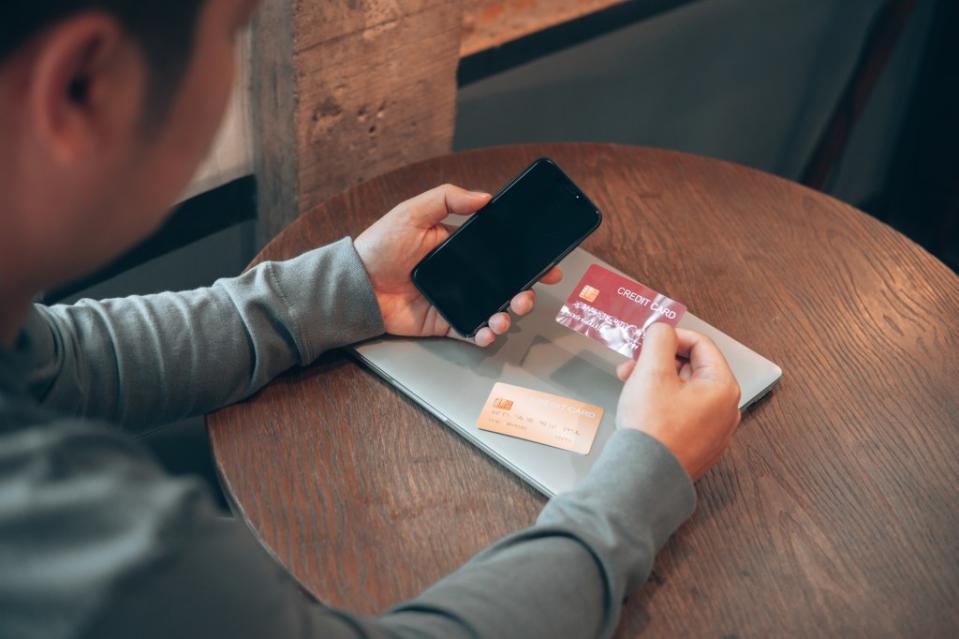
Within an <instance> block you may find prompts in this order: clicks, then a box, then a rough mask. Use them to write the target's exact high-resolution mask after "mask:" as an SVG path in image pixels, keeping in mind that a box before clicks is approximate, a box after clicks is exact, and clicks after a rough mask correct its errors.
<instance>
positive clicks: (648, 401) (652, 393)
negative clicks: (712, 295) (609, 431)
mask: <svg viewBox="0 0 959 639" xmlns="http://www.w3.org/2000/svg"><path fill="white" fill-rule="evenodd" d="M677 355H678V356H680V357H683V358H687V359H688V361H685V362H684V361H682V360H680V359H677ZM616 374H617V375H618V376H619V378H620V379H621V380H623V381H625V382H626V384H625V386H624V387H623V392H622V394H621V395H620V396H619V406H618V408H617V413H616V425H617V426H618V427H619V428H635V429H636V430H639V431H642V432H644V433H646V434H648V435H651V436H652V437H655V438H656V439H658V440H659V441H660V442H661V443H662V444H663V445H665V446H666V447H667V448H668V449H669V450H670V451H672V453H673V454H674V455H675V456H676V458H677V459H678V460H679V461H680V463H681V464H682V465H683V468H685V469H686V472H687V473H689V476H690V477H692V478H693V479H694V480H695V479H699V478H700V477H702V476H703V474H704V473H705V472H706V471H707V470H708V469H709V468H710V467H711V466H712V465H713V464H715V463H716V462H717V461H719V458H720V456H721V455H722V454H723V451H724V450H726V447H727V446H728V445H729V441H730V439H732V436H733V432H734V431H735V430H736V426H737V425H738V424H739V417H740V415H739V384H738V383H737V382H736V378H735V377H733V373H732V371H730V370H729V364H727V363H726V359H725V358H724V357H723V354H722V353H721V352H720V351H719V349H718V348H716V345H715V344H713V342H712V341H711V340H710V339H709V338H708V337H705V336H704V335H700V334H699V333H694V332H693V331H688V330H685V329H681V328H680V329H675V330H674V329H673V327H671V326H669V325H668V324H663V323H660V322H658V323H656V324H653V325H652V326H650V327H649V328H648V329H646V335H645V339H644V341H643V350H642V351H641V352H640V355H639V360H638V361H636V362H633V361H628V362H625V363H623V364H621V365H620V366H619V367H618V368H617V369H616Z"/></svg>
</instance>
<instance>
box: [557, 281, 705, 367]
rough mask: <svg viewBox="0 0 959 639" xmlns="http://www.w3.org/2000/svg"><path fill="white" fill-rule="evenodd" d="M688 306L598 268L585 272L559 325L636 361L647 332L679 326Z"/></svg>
mask: <svg viewBox="0 0 959 639" xmlns="http://www.w3.org/2000/svg"><path fill="white" fill-rule="evenodd" d="M685 313H686V306H685V305H683V304H681V303H679V302H677V301H675V300H672V299H669V298H668V297H666V296H665V295H662V294H660V293H657V292H656V291H654V290H652V289H651V288H648V287H646V286H643V285H642V284H640V283H639V282H636V281H634V280H631V279H629V278H626V277H623V276H622V275H619V274H618V273H614V272H612V271H610V270H609V269H607V268H603V267H602V266H600V265H598V264H593V265H592V266H590V267H589V269H588V270H587V271H586V274H585V275H584V276H583V279H581V280H580V281H579V283H578V284H577V285H576V286H575V287H574V288H573V292H572V293H571V294H570V296H569V299H567V300H566V303H565V304H563V307H562V308H561V309H560V311H559V314H558V315H557V316H556V321H557V322H559V323H560V324H562V325H563V326H565V327H567V328H570V329H572V330H574V331H576V332H577V333H580V334H581V335H585V336H586V337H590V338H592V339H594V340H596V341H598V342H600V343H602V344H605V345H606V346H607V347H608V348H611V349H612V350H614V351H616V352H617V353H619V354H621V355H625V356H626V357H630V358H632V359H636V358H637V357H639V351H640V350H641V349H642V345H643V336H644V335H645V333H646V329H647V328H649V326H650V325H652V324H653V323H655V322H665V323H666V324H669V325H670V326H676V325H677V324H679V320H681V319H682V317H683V315H684V314H685Z"/></svg>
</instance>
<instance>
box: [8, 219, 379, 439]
mask: <svg viewBox="0 0 959 639" xmlns="http://www.w3.org/2000/svg"><path fill="white" fill-rule="evenodd" d="M25 329H26V331H27V335H28V338H29V339H30V340H31V342H32V343H31V349H30V350H31V355H32V357H33V362H32V366H31V372H30V380H29V381H30V389H31V392H32V394H33V395H34V397H35V398H36V399H37V400H38V401H41V402H42V403H43V404H45V405H47V406H50V407H52V408H56V409H59V410H61V411H63V412H66V413H68V414H72V415H82V416H85V417H95V418H100V419H106V420H110V421H114V422H118V423H121V424H124V425H128V426H129V425H135V426H136V427H137V428H141V427H147V426H150V425H155V424H158V423H164V422H169V421H172V420H175V419H179V418H182V417H186V416H189V415H196V414H202V413H205V412H209V411H211V410H214V409H216V408H218V407H220V406H223V405H225V404H228V403H230V402H234V401H237V400H240V399H242V398H244V397H246V396H248V395H250V394H251V393H253V392H255V391H256V390H257V389H259V388H260V387H262V386H263V385H264V384H266V383H267V382H269V381H270V380H271V379H272V378H273V377H275V376H276V375H278V374H279V373H281V372H283V371H284V370H286V369H288V368H290V367H291V366H293V365H297V364H298V365H304V364H308V363H310V362H312V361H313V360H314V359H315V358H316V357H317V356H318V355H319V354H320V353H322V352H323V351H325V350H328V349H331V348H335V347H339V346H344V345H346V344H350V343H353V342H356V341H360V340H363V339H366V338H369V337H373V336H376V335H379V334H381V333H382V332H383V321H382V317H381V315H380V311H379V308H378V305H377V301H376V298H375V296H374V294H373V291H372V289H371V287H370V282H369V278H368V276H367V274H366V271H365V270H364V267H363V264H362V262H361V261H360V259H359V257H358V256H357V254H356V251H355V250H354V248H353V244H352V242H351V240H350V239H349V238H344V239H343V240H340V241H339V242H336V243H334V244H330V245H328V246H324V247H322V248H318V249H315V250H313V251H310V252H308V253H305V254H303V255H301V256H299V257H297V258H294V259H292V260H288V261H285V262H267V263H264V264H260V265H258V266H257V267H256V268H253V269H251V270H250V271H248V272H247V273H244V274H243V275H241V276H239V277H236V278H231V279H223V280H219V281H217V282H216V283H215V284H214V285H213V286H211V287H209V288H201V289H197V290H194V291H187V292H182V293H160V294H158V295H147V296H142V297H128V298H122V299H112V300H104V301H93V300H83V301H81V302H78V303H77V304H74V305H70V306H66V305H59V306H52V307H44V306H36V307H35V308H34V310H33V312H32V313H31V314H30V317H29V318H28V321H27V324H26V326H25Z"/></svg>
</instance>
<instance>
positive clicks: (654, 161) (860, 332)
mask: <svg viewBox="0 0 959 639" xmlns="http://www.w3.org/2000/svg"><path fill="white" fill-rule="evenodd" d="M544 155H546V156H550V157H552V158H554V159H555V160H556V161H557V162H558V163H559V164H560V166H562V167H563V168H564V169H565V170H566V171H567V172H568V173H569V174H570V175H571V177H572V178H573V179H574V180H575V181H576V182H577V183H578V184H580V186H582V188H583V189H584V190H585V191H586V192H587V193H588V194H589V195H590V197H592V198H593V199H594V200H595V202H596V203H597V205H598V206H599V207H600V208H601V209H602V210H603V211H604V214H605V219H604V223H603V225H602V227H601V228H600V229H599V230H598V231H597V232H596V233H595V234H594V235H593V236H592V237H590V238H589V239H588V240H587V241H586V243H585V247H586V248H587V249H588V250H589V251H592V252H593V253H595V254H596V255H598V256H599V257H601V258H603V259H605V260H607V261H608V262H611V263H612V264H614V265H615V266H617V267H619V268H621V269H623V270H625V271H626V272H628V273H631V274H632V275H634V276H635V277H637V278H638V279H639V280H640V281H642V282H643V283H645V284H647V285H649V286H651V287H652V288H654V289H656V290H660V291H668V293H669V294H670V295H671V296H672V297H674V298H676V299H679V300H681V301H683V302H685V303H686V304H687V305H688V306H689V308H690V309H691V310H692V311H693V312H695V313H696V314H697V315H699V316H700V317H703V318H705V319H706V320H708V321H709V322H711V323H712V324H714V325H715V326H717V327H719V328H721V329H723V330H725V331H726V332H728V333H729V334H730V335H732V336H733V337H736V338H738V339H739V340H741V341H743V342H745V343H746V344H747V345H749V346H750V347H752V348H754V349H755V350H757V351H758V352H760V353H762V354H763V355H765V356H767V357H769V358H770V359H772V360H773V361H775V362H776V363H778V364H779V365H781V366H782V368H783V370H784V377H783V379H782V381H781V383H780V385H779V387H778V388H777V389H776V390H775V391H774V392H773V393H772V394H771V395H770V396H769V397H767V398H766V399H765V400H763V401H761V402H760V403H759V404H758V405H756V406H755V407H754V408H752V409H750V410H749V411H748V412H747V413H746V415H744V419H743V423H742V426H741V427H740V429H739V432H738V433H737V435H736V437H735V439H734V440H733V443H732V445H731V447H730V449H729V451H728V452H727V453H726V455H725V456H724V457H723V459H722V461H721V462H720V463H719V464H718V465H717V466H716V467H715V468H714V469H713V470H711V471H710V472H709V473H708V474H707V475H706V477H705V478H704V479H702V480H701V481H700V482H699V483H698V485H697V491H698V494H699V505H698V507H697V510H696V513H695V515H694V516H693V517H692V519H691V520H690V521H689V522H688V523H687V524H686V525H684V526H683V527H682V528H681V529H680V530H679V531H678V532H677V533H676V534H675V535H674V536H673V537H672V539H671V540H670V542H669V543H668V545H667V546H666V547H665V549H664V550H663V551H662V552H661V553H660V555H659V557H658V559H657V562H656V565H655V568H654V570H653V574H652V576H651V577H650V579H649V582H648V583H647V584H646V586H645V587H644V588H643V589H641V590H640V591H639V592H637V593H634V595H633V596H632V597H631V599H630V601H629V603H628V605H627V608H626V610H625V613H624V616H623V621H622V623H621V626H620V635H622V636H634V635H636V634H638V633H640V632H641V631H645V632H647V633H649V636H655V637H662V636H711V637H733V636H738V637H766V636H774V635H778V636H791V637H792V636H807V637H822V636H844V637H850V636H861V637H877V636H946V635H952V636H956V633H959V278H957V277H956V275H955V274H953V273H952V272H951V271H949V270H948V269H947V268H946V267H945V266H944V265H943V264H942V263H940V262H939V261H937V260H936V259H935V258H933V257H931V256H930V255H929V254H928V253H926V252H925V251H924V250H923V249H921V248H919V247H918V246H916V245H915V244H913V243H912V242H911V241H909V240H908V239H906V238H905V237H903V236H902V235H900V234H899V233H897V232H895V231H893V230H892V229H890V228H888V227H887V226H885V225H883V224H881V223H879V222H877V221H876V220H874V219H872V218H870V217H869V216H867V215H865V214H863V213H861V212H859V211H857V210H856V209H854V208H852V207H850V206H847V205H845V204H842V203H841V202H838V201H836V200H834V199H832V198H830V197H827V196H825V195H822V194H820V193H817V192H814V191H811V190H809V189H806V188H804V187H802V186H799V185H797V184H794V183H791V182H788V181H786V180H782V179H779V178H776V177H773V176H770V175H767V174H764V173H761V172H758V171H754V170H750V169H747V168H743V167H741V166H736V165H733V164H728V163H725V162H720V161H716V160H710V159H705V158H700V157H694V156H690V155H685V154H681V153H674V152H667V151H660V150H653V149H646V148H638V147H628V146H616V145H606V144H557V145H530V146H515V147H502V148H493V149H486V150H479V151H472V152H467V153H459V154H452V155H448V156H445V157H440V158H435V159H432V160H429V161H426V162H422V163H419V164H415V165H411V166H408V167H405V168H403V169H400V170H398V171H394V172H392V173H389V174H386V175H384V176H382V177H379V178H377V179H374V180H371V181H369V182H366V183H364V184H360V185H358V186H356V187H355V188H352V189H350V190H348V191H346V192H344V193H342V194H340V195H338V196H336V197H334V198H333V199H332V200H330V201H329V202H327V203H326V204H324V205H322V206H320V207H318V208H316V209H315V210H313V211H311V212H310V213H309V214H307V215H304V216H302V217H300V218H299V219H298V220H296V221H295V222H294V223H293V224H291V225H290V226H289V227H288V228H287V229H286V230H285V231H284V232H283V233H281V234H280V235H279V236H278V237H277V238H276V239H275V240H273V241H272V242H271V243H270V244H269V245H268V246H267V247H266V248H265V249H264V250H263V251H262V253H261V254H260V255H259V257H258V258H257V260H262V259H285V258H289V257H292V256H295V255H297V254H299V253H301V252H303V251H306V250H308V249H310V248H312V247H315V246H318V245H322V244H325V243H328V242H331V241H333V240H336V239H338V238H340V237H342V236H344V235H348V234H349V235H353V236H354V237H355V236H356V235H358V234H359V233H360V231H361V230H362V229H364V228H365V227H366V226H368V225H369V224H370V223H372V222H373V221H374V220H375V219H376V218H378V217H379V216H380V215H382V214H383V213H385V212H386V211H387V210H389V209H390V208H392V206H393V205H395V204H396V203H398V202H399V201H401V200H403V199H405V198H408V197H410V196H412V195H415V194H417V193H420V192H422V191H425V190H426V189H428V188H430V187H433V186H435V185H437V184H440V183H442V182H453V183H457V184H460V185H463V186H467V187H471V188H477V189H486V190H489V191H496V190H497V189H498V188H499V187H501V186H502V185H503V184H505V183H506V181H507V180H508V179H509V178H511V177H512V176H514V175H515V174H516V173H517V172H518V171H519V170H520V169H522V168H523V167H525V166H526V165H527V164H529V163H530V162H531V161H532V160H534V159H535V158H537V157H540V156H544ZM316 285H317V286H323V281H322V274H320V276H319V279H318V280H317V283H316ZM209 429H210V435H211V437H212V441H213V447H214V451H215V455H216V460H217V463H218V465H219V469H220V471H221V472H222V477H223V479H224V481H225V484H226V488H227V490H228V491H229V492H230V493H231V494H232V496H233V498H234V499H235V501H236V503H237V504H238V505H239V507H240V510H241V512H242V516H243V517H245V518H246V520H247V522H248V524H249V525H250V526H251V527H252V529H253V530H254V531H255V532H256V534H258V535H259V537H260V539H261V540H262V542H263V543H264V544H265V545H266V546H268V547H269V548H270V549H272V551H273V552H275V554H276V556H277V557H278V558H279V560H280V561H282V562H283V564H285V566H286V567H287V568H288V569H289V570H290V571H291V572H292V573H293V574H294V575H295V576H296V577H297V578H298V579H299V580H300V581H302V582H303V583H304V584H305V585H306V586H307V587H308V588H310V589H311V590H312V591H313V592H314V593H315V594H316V595H317V596H318V597H319V598H321V599H323V600H326V601H328V602H330V603H332V604H335V605H337V606H341V607H344V608H348V609H350V610H354V611H358V612H363V613H377V612H382V611H384V610H385V609H386V608H387V607H389V606H390V605H391V604H393V603H396V602H398V601H401V600H403V599H406V598H409V597H412V596H414V595H416V594H417V593H419V592H420V591H421V590H422V589H423V588H424V587H426V586H427V585H429V584H431V583H432V582H434V581H436V580H437V579H439V578H440V577H442V576H443V575H444V574H446V573H448V572H450V571H452V570H454V569H455V568H457V567H458V566H460V565H461V564H462V563H463V562H464V561H466V560H467V559H468V558H469V557H470V556H472V555H473V554H474V553H476V552H477V551H479V550H480V549H482V548H483V547H484V546H486V545H487V544H489V543H490V542H492V541H494V540H495V539H497V538H498V537H501V536H503V535H505V534H507V533H509V532H511V531H514V530H516V529H518V528H521V527H524V526H527V525H529V524H530V523H532V522H533V521H534V519H535V517H536V515H537V513H538V512H539V510H540V508H541V507H542V506H543V503H544V499H543V498H542V497H541V496H540V495H538V494H537V493H535V492H534V491H533V490H532V489H530V488H528V487H527V486H526V485H525V484H523V483H522V482H521V481H520V480H519V479H517V478H516V477H514V476H513V475H512V474H510V473H509V472H508V471H506V470H505V469H503V468H502V467H500V466H499V465H497V463H496V462H494V461H493V460H491V459H490V458H488V457H487V456H486V455H484V454H483V453H481V452H479V451H478V450H477V449H476V448H474V447H473V446H472V445H470V444H468V443H466V442H465V441H464V440H463V439H461V438H460V437H459V436H457V435H456V434H455V433H453V432H451V431H449V430H448V429H447V428H446V427H445V426H443V425H442V424H440V423H439V422H438V421H437V420H435V419H434V418H433V417H431V416H430V415H429V414H428V413H426V412H424V411H423V410H422V409H420V408H419V407H417V406H416V405H415V404H413V403H412V402H411V401H410V400H408V399H406V398H405V397H404V396H403V395H402V394H400V393H399V392H398V391H397V390H395V389H394V388H392V387H391V386H389V385H388V384H386V383H385V382H383V381H382V380H380V379H379V378H378V377H376V376H375V375H374V374H372V373H370V372H369V371H367V370H365V369H363V368H361V367H360V366H359V365H357V364H356V363H355V362H354V361H353V360H351V359H349V358H348V357H346V356H345V355H343V354H340V353H331V354H327V355H325V356H324V357H322V358H321V360H320V361H319V362H317V363H315V364H314V365H312V366H310V367H308V368H305V369H302V370H297V371H293V372H291V373H289V374H287V375H285V376H283V377H281V378H280V379H278V380H276V381H275V382H274V383H272V384H271V385H270V386H268V387H267V388H266V389H264V390H263V391H262V392H260V393H259V394H257V395H256V396H255V397H253V398H252V399H250V400H248V401H246V402H243V403H241V404H237V405H234V406H231V407H229V408H226V409H224V410H221V411H219V412H218V413H216V414H214V415H211V416H210V417H209Z"/></svg>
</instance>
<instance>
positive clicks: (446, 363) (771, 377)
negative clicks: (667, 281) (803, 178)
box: [354, 249, 782, 496]
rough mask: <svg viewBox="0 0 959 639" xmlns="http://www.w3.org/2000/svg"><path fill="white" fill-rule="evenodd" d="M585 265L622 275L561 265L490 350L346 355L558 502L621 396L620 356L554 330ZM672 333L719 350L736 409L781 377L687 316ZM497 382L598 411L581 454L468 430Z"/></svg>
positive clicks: (447, 345)
mask: <svg viewBox="0 0 959 639" xmlns="http://www.w3.org/2000/svg"><path fill="white" fill-rule="evenodd" d="M591 264H601V265H602V266H604V267H606V268H608V269H610V270H612V271H616V272H619V273H622V271H619V270H618V269H615V268H613V267H612V266H610V265H609V264H606V263H605V262H603V261H602V260H600V259H599V258H597V257H595V256H593V255H592V254H590V253H588V252H586V251H584V250H582V249H576V250H575V251H573V252H572V253H570V254H569V255H568V256H567V257H566V258H565V259H564V260H563V261H562V262H561V264H560V266H561V268H562V269H563V273H564V278H563V281H562V282H561V283H560V284H558V285H554V286H544V285H537V286H536V308H535V310H534V311H533V312H532V313H530V314H529V315H527V316H525V317H522V318H514V322H513V327H512V328H511V329H510V332H509V333H508V334H507V335H506V336H505V337H501V338H499V340H497V343H495V344H493V345H492V346H491V347H489V348H486V349H481V348H477V347H475V346H472V345H470V344H466V343H464V342H460V341H457V340H452V339H400V338H390V337H387V338H383V339H378V340H373V341H370V342H365V343H363V344H360V345H358V346H357V347H355V349H354V350H355V353H356V355H357V356H358V358H359V360H360V361H362V362H363V363H364V364H366V365H367V366H369V367H370V368H371V369H372V370H373V371H375V372H376V373H377V374H379V375H381V376H382V377H383V378H385V379H386V380H387V381H388V382H390V383H391V384H393V385H394V386H396V387H397V388H399V389H400V390H401V391H403V392H404V393H406V394H407V395H409V396H410V397H411V398H412V399H413V400H415V401H416V402H417V403H419V404H420V405H421V406H423V408H425V409H426V410H428V411H430V412H431V413H432V414H433V415H435V416H436V417H437V419H439V420H440V422H442V423H443V424H445V425H446V426H447V427H449V428H451V429H452V430H453V431H455V432H457V433H459V434H460V435H462V436H463V437H465V438H466V439H468V440H469V441H471V442H473V443H474V444H476V445H477V446H478V447H479V448H480V449H481V450H483V451H484V452H486V453H487V454H489V455H490V456H492V457H493V458H494V459H496V460H497V461H499V462H500V463H502V464H503V465H504V466H506V467H507V468H508V469H510V470H511V471H513V472H514V473H516V474H517V475H519V476H520V477H522V478H523V479H524V480H526V481H527V482H529V483H530V484H531V485H532V486H533V487H534V488H536V489H537V490H539V491H540V492H542V493H544V494H546V495H548V496H551V495H554V494H556V493H560V492H563V491H565V490H568V489H570V488H572V487H573V486H574V485H575V484H576V483H577V482H578V481H579V480H580V479H581V478H582V477H584V476H585V475H586V473H588V472H589V469H590V467H591V466H592V465H593V463H594V462H595V461H596V459H597V458H598V457H599V454H600V452H601V451H602V449H603V447H604V446H605V444H606V441H607V440H608V439H609V437H610V436H611V435H612V434H613V432H614V431H615V424H614V421H615V415H616V413H615V411H616V403H617V400H618V398H619V393H620V389H621V388H622V386H623V385H622V383H621V382H620V381H619V380H618V379H617V378H616V373H615V370H616V365H617V364H619V363H620V362H622V361H624V358H623V356H621V355H619V354H617V353H614V352H613V351H611V350H609V349H608V348H606V347H605V346H603V345H602V344H600V343H599V342H596V341H594V340H592V339H588V338H586V337H584V336H582V335H580V334H578V333H575V332H573V331H571V330H569V329H568V328H566V327H564V326H561V325H559V324H557V323H556V321H555V317H556V314H557V313H558V312H559V309H560V307H561V306H562V305H563V302H564V301H565V300H566V298H567V297H569V294H570V292H571V290H572V288H573V287H574V286H575V285H576V283H577V282H579V280H580V278H582V277H583V274H584V273H585V272H586V269H587V268H588V267H589V266H590V265H591ZM623 275H626V276H627V277H630V276H629V274H626V273H623ZM679 325H680V326H682V327H685V328H689V329H692V330H695V331H698V332H700V333H703V334H705V335H708V336H709V337H710V338H712V340H713V341H714V342H716V344H717V346H718V347H719V348H720V350H722V352H723V354H724V355H725V356H726V358H727V359H728V360H729V365H730V366H731V367H732V370H733V373H734V374H735V375H736V379H737V380H738V381H739V384H740V386H741V388H742V400H741V403H740V407H741V408H746V407H747V406H749V405H750V404H752V403H753V402H755V401H756V400H758V399H759V398H760V397H762V396H763V395H764V394H766V392H768V391H769V390H770V389H771V388H772V387H773V386H774V385H775V384H776V382H777V381H778V380H779V378H780V377H781V376H782V370H781V369H780V368H779V367H778V366H776V365H775V364H773V363H772V362H770V361H769V360H768V359H766V358H765V357H763V356H761V355H759V354H757V353H755V352H753V351H751V350H750V349H748V348H746V347H745V346H743V345H742V344H740V343H739V342H737V341H736V340H734V339H732V338H731V337H729V336H728V335H726V334H724V333H722V332H721V331H719V330H717V329H715V328H713V327H712V326H710V325H709V324H707V323H706V322H704V321H703V320H701V319H699V318H698V317H696V316H695V315H693V314H692V313H688V312H687V313H686V315H685V316H684V317H683V318H682V320H681V321H680V323H679ZM496 382H505V383H507V384H514V385H516V386H523V387H526V388H530V389H533V390H539V391H543V392H547V393H553V394H555V395H561V396H563V397H570V398H574V399H578V400H580V401H582V402H586V403H589V404H595V405H598V406H602V407H603V408H604V409H605V413H604V415H603V420H602V422H601V423H600V427H599V431H598V432H597V434H596V439H595V441H594V442H593V447H592V449H591V450H590V452H589V454H588V455H580V454H578V453H574V452H570V451H566V450H562V449H559V448H552V447H549V446H545V445H543V444H537V443H534V442H530V441H526V440H524V439H517V438H515V437H510V436H508V435H501V434H498V433H492V432H489V431H485V430H480V429H479V428H477V426H476V420H477V418H478V417H479V414H480V411H481V409H482V408H483V405H484V404H485V402H486V400H487V398H488V396H489V394H490V391H491V390H492V388H493V385H494V384H496Z"/></svg>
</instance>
